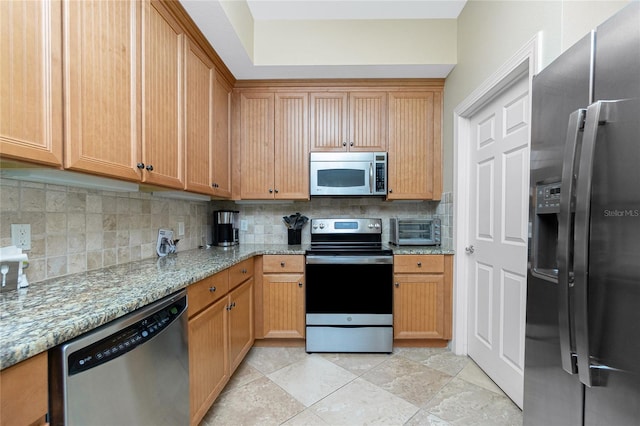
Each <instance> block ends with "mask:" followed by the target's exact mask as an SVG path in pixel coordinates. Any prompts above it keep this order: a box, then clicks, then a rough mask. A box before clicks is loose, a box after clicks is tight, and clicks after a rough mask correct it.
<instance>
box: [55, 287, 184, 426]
mask: <svg viewBox="0 0 640 426" xmlns="http://www.w3.org/2000/svg"><path fill="white" fill-rule="evenodd" d="M186 309H187V296H186V291H185V290H181V291H179V292H178V293H175V294H173V295H172V296H169V297H166V298H164V299H162V300H159V301H157V302H155V303H152V304H150V305H148V306H146V307H143V308H141V309H138V310H137V311H134V312H132V313H130V314H128V315H126V316H124V317H122V318H119V319H117V320H114V321H112V322H110V323H108V324H105V325H104V326H102V327H100V328H98V329H96V330H94V331H91V332H89V333H87V334H85V335H83V336H80V337H78V338H75V339H73V340H71V341H69V342H67V343H64V344H62V345H59V346H56V347H55V348H53V349H51V350H50V351H49V399H50V403H49V415H50V419H49V420H50V424H51V425H54V426H58V425H67V426H73V425H82V426H86V425H105V426H106V425H109V426H111V425H152V424H154V425H186V424H189V351H188V347H187V316H186Z"/></svg>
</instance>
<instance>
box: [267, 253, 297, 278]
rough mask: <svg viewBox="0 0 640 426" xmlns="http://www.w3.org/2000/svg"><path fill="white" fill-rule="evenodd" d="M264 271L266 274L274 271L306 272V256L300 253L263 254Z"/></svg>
mask: <svg viewBox="0 0 640 426" xmlns="http://www.w3.org/2000/svg"><path fill="white" fill-rule="evenodd" d="M262 271H263V272H264V273H265V274H267V273H269V274H270V273H274V272H275V273H280V272H304V256H302V255H299V254H283V255H266V256H263V258H262Z"/></svg>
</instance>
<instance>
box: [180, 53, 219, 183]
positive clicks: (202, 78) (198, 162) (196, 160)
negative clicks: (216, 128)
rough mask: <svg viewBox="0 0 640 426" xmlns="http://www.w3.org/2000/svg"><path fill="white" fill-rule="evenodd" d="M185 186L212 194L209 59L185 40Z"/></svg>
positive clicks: (211, 74)
mask: <svg viewBox="0 0 640 426" xmlns="http://www.w3.org/2000/svg"><path fill="white" fill-rule="evenodd" d="M186 68H187V72H186V76H187V78H186V86H187V89H186V142H185V147H186V149H185V189H187V190H188V191H194V192H200V193H203V194H213V182H212V180H211V175H212V161H211V160H212V151H213V137H214V132H213V108H214V106H213V82H214V79H215V68H214V66H213V62H211V60H210V59H209V58H208V57H207V56H206V55H205V54H204V52H202V50H201V49H200V48H198V47H197V46H196V45H195V43H193V42H191V41H187V60H186Z"/></svg>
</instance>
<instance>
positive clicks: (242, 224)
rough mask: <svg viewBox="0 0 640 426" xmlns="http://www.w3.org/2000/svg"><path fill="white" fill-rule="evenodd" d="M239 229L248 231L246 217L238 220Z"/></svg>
mask: <svg viewBox="0 0 640 426" xmlns="http://www.w3.org/2000/svg"><path fill="white" fill-rule="evenodd" d="M240 230H241V231H248V230H249V223H248V222H247V220H246V219H242V220H240Z"/></svg>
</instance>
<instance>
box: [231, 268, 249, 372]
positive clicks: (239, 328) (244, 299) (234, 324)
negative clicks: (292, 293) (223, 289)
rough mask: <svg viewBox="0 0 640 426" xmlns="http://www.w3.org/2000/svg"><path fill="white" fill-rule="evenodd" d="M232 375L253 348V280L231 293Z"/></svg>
mask: <svg viewBox="0 0 640 426" xmlns="http://www.w3.org/2000/svg"><path fill="white" fill-rule="evenodd" d="M228 306H229V362H230V373H231V374H233V372H234V371H235V370H236V368H237V367H238V365H240V363H241V362H242V359H243V358H244V356H245V355H246V354H247V352H249V349H251V346H253V278H250V279H248V280H247V281H246V282H245V283H244V284H242V285H240V286H239V287H238V288H236V289H235V290H233V291H232V292H231V293H229V299H228Z"/></svg>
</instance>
